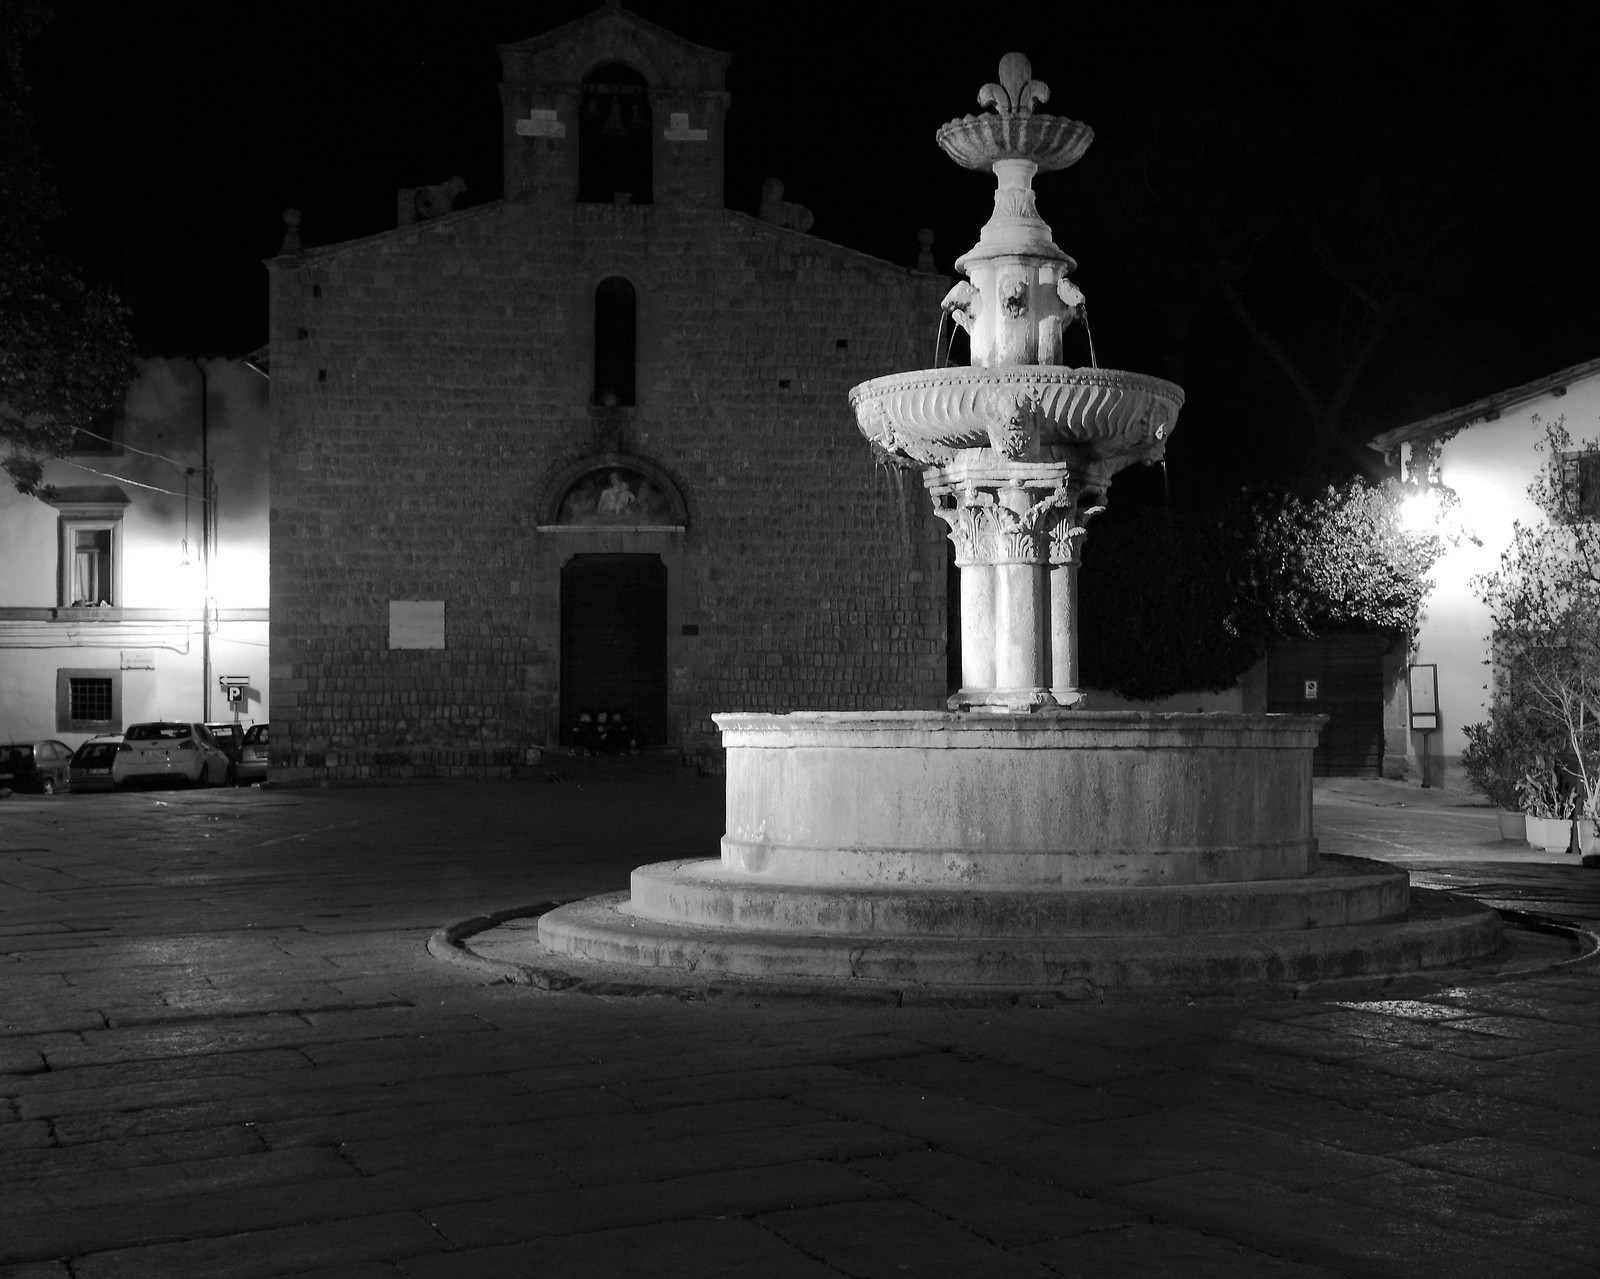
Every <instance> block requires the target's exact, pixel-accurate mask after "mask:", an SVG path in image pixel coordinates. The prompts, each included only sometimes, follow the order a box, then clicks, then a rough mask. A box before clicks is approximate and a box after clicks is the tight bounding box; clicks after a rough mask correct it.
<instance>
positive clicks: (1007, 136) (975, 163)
mask: <svg viewBox="0 0 1600 1279" xmlns="http://www.w3.org/2000/svg"><path fill="white" fill-rule="evenodd" d="M934 140H935V141H936V142H937V143H938V144H939V149H940V150H942V151H943V152H944V153H945V154H946V155H947V156H949V157H950V158H951V159H952V160H954V161H955V162H956V163H957V164H959V165H960V166H961V167H962V168H963V169H975V170H977V171H978V172H979V173H987V172H989V170H990V169H992V168H993V167H994V162H995V161H996V160H1032V161H1033V162H1034V163H1035V164H1036V165H1038V166H1039V172H1040V173H1053V172H1055V171H1056V170H1058V169H1065V168H1068V167H1069V166H1071V165H1074V164H1076V163H1077V162H1078V161H1079V159H1081V158H1082V156H1083V153H1084V152H1085V151H1087V150H1088V149H1089V144H1090V143H1091V142H1093V141H1094V130H1093V129H1091V128H1090V127H1089V126H1088V125H1086V124H1084V123H1083V122H1082V121H1081V120H1068V119H1066V118H1065V117H1063V116H1054V115H1039V114H1030V115H1016V114H1007V115H998V114H989V113H985V114H983V115H969V116H963V117H962V118H961V119H959V120H951V121H950V122H949V123H948V124H945V125H941V126H940V128H939V131H938V133H936V134H935V135H934Z"/></svg>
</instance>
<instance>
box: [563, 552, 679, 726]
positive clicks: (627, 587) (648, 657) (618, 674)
mask: <svg viewBox="0 0 1600 1279" xmlns="http://www.w3.org/2000/svg"><path fill="white" fill-rule="evenodd" d="M584 710H588V711H594V712H598V711H602V710H604V711H607V712H612V711H617V710H623V711H626V712H627V713H628V714H629V715H631V716H632V717H633V718H634V720H635V721H636V722H637V723H638V725H639V736H640V741H641V743H642V744H644V745H661V744H663V743H665V742H666V740H667V566H666V565H665V564H663V563H662V562H661V557H660V556H659V555H574V556H573V557H572V558H571V559H570V560H568V561H567V563H566V565H565V566H564V567H563V568H562V570H561V740H562V742H563V743H567V742H569V741H570V738H571V734H572V727H573V725H574V724H576V723H577V720H578V716H579V714H580V712H582V711H584Z"/></svg>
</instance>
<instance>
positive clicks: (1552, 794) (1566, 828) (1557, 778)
mask: <svg viewBox="0 0 1600 1279" xmlns="http://www.w3.org/2000/svg"><path fill="white" fill-rule="evenodd" d="M1517 792H1518V795H1519V796H1520V798H1521V802H1522V812H1523V816H1524V817H1525V819H1526V821H1527V824H1528V843H1529V844H1530V845H1532V846H1533V847H1535V848H1542V849H1544V850H1545V852H1547V853H1564V852H1566V851H1567V847H1568V845H1569V844H1571V842H1572V819H1573V816H1574V814H1575V812H1576V809H1577V804H1576V799H1577V797H1576V796H1575V795H1574V794H1573V793H1572V792H1571V791H1569V790H1567V789H1566V787H1564V786H1563V785H1562V784H1561V774H1560V771H1559V770H1558V769H1557V768H1556V766H1555V764H1554V763H1553V762H1552V761H1550V760H1548V759H1540V760H1539V761H1538V762H1537V763H1536V764H1535V765H1534V767H1532V768H1530V769H1529V770H1528V772H1527V773H1526V774H1524V776H1523V778H1522V780H1521V782H1519V783H1518V785H1517Z"/></svg>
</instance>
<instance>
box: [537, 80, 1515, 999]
mask: <svg viewBox="0 0 1600 1279" xmlns="http://www.w3.org/2000/svg"><path fill="white" fill-rule="evenodd" d="M1048 96H1049V90H1048V89H1047V88H1046V86H1045V85H1043V84H1042V83H1040V82H1039V81H1037V80H1034V79H1033V78H1032V73H1031V69H1030V67H1029V65H1028V61H1027V59H1026V58H1024V57H1023V56H1022V55H1021V54H1016V53H1013V54H1008V55H1007V56H1006V57H1005V59H1004V60H1002V62H1001V64H1000V83H999V84H990V85H985V86H984V88H983V90H982V91H981V92H980V93H979V95H978V101H979V103H980V105H982V106H985V107H992V108H993V111H990V112H985V113H983V114H980V115H976V116H967V117H965V118H963V119H960V120H953V121H951V122H950V123H949V124H947V125H945V126H944V127H943V128H942V129H940V130H939V133H938V142H939V145H940V146H941V147H943V148H944V150H945V151H946V153H948V154H949V155H950V156H951V157H952V158H953V159H954V160H955V161H956V162H957V163H958V164H961V165H963V166H964V167H966V168H969V169H978V170H984V171H989V170H992V171H993V172H994V174H995V176H996V178H997V179H998V183H999V187H998V190H997V191H996V192H995V203H994V216H993V217H992V218H991V219H990V221H989V223H988V225H987V226H985V227H984V229H983V233H982V236H981V238H980V239H979V241H978V243H977V245H976V246H975V247H974V248H973V249H972V250H971V251H970V252H969V253H967V255H966V256H965V257H963V258H961V259H960V260H959V261H958V262H957V263H956V266H957V268H958V269H959V270H960V271H961V272H962V273H963V274H964V275H966V277H967V281H964V282H962V283H960V284H957V285H956V287H955V288H954V289H952V290H951V291H950V293H949V295H948V296H947V298H946V299H945V307H946V309H947V310H948V311H949V312H950V314H951V317H952V318H953V319H954V321H955V322H956V323H959V324H960V325H961V326H962V327H963V328H965V329H966V331H967V332H968V334H969V335H970V338H971V351H972V357H971V358H972V362H971V365H970V367H968V366H963V367H953V368H942V369H933V370H921V371H918V372H914V373H901V374H895V375H893V376H889V377H881V378H875V379H873V380H872V381H870V382H865V383H863V384H861V385H860V386H858V387H856V388H855V389H854V390H853V391H852V392H851V395H850V399H851V403H852V404H853V405H854V407H855V411H856V416H857V420H858V422H859V424H860V427H861V430H862V431H863V433H864V434H866V436H867V437H868V438H869V439H871V440H872V441H873V442H874V443H875V444H877V445H878V446H879V447H880V448H882V449H884V450H886V451H887V452H889V453H891V454H893V455H895V456H896V457H898V458H901V459H905V460H908V461H909V462H911V463H913V464H915V465H917V466H920V467H922V468H923V481H924V483H925V485H926V486H927V489H928V492H929V494H930V495H931V496H932V499H933V502H934V507H935V510H936V511H937V513H938V514H939V516H940V517H941V518H942V519H943V520H945V522H946V523H948V524H949V526H950V537H951V541H952V542H953V543H954V545H955V549H956V563H957V565H958V566H959V567H960V571H961V654H962V687H961V689H960V690H959V691H958V692H957V693H956V694H955V696H954V697H952V698H951V699H950V707H949V709H948V710H946V711H926V712H922V711H917V712H883V713H874V712H864V713H797V714H790V715H756V714H723V715H718V716H716V717H715V719H716V722H717V724H718V726H719V727H720V728H721V730H722V735H723V743H724V746H725V747H726V750H727V830H726V834H725V836H724V838H723V840H722V856H721V858H720V859H716V860H705V861H688V862H668V863H662V864H659V865H654V866H642V867H640V868H639V869H637V870H635V871H634V872H633V877H632V891H631V893H620V894H614V895H612V896H608V897H599V898H593V899H590V900H588V901H585V902H579V903H575V904H574V905H571V906H565V907H562V908H560V909H557V910H554V911H552V912H550V913H549V914H547V915H545V916H544V917H543V918H542V919H541V921H540V924H539V940H540V943H541V945H542V947H543V948H544V951H545V953H546V954H547V955H548V954H549V953H551V952H553V953H554V954H556V955H560V956H566V957H569V958H574V959H580V960H586V961H598V962H601V963H609V964H623V965H631V966H648V967H652V968H661V969H667V970H678V971H680V972H693V973H694V974H696V976H697V978H699V979H704V978H707V977H716V976H730V975H736V976H743V977H748V978H760V979H777V980H782V981H787V982H794V981H797V980H798V981H802V982H804V981H817V980H822V981H842V982H851V983H855V984H857V985H873V984H889V985H894V986H905V985H907V984H916V985H920V986H927V987H935V988H980V989H983V990H987V991H990V992H993V991H997V990H1011V991H1019V990H1039V989H1056V990H1074V991H1078V992H1082V991H1084V990H1095V989H1104V988H1108V987H1109V988H1118V987H1121V988H1127V987H1149V986H1177V987H1180V988H1184V989H1199V988H1237V987H1239V986H1241V985H1253V984H1257V983H1297V982H1305V981H1314V980H1318V979H1325V978H1337V977H1348V976H1365V975H1372V974H1378V973H1390V972H1398V971H1405V970H1408V969H1415V968H1418V967H1424V966H1428V965H1432V964H1441V963H1449V962H1453V961H1455V960H1458V959H1463V958H1468V957H1471V956H1475V955H1481V954H1485V953H1488V952H1490V951H1492V950H1494V949H1495V948H1496V947H1497V946H1498V945H1499V931H1500V930H1499V923H1498V920H1497V918H1496V916H1495V915H1494V914H1493V913H1492V912H1488V911H1484V910H1482V909H1481V908H1477V907H1473V906H1466V905H1461V904H1457V903H1454V902H1452V901H1450V900H1449V899H1440V898H1437V897H1430V898H1428V899H1427V901H1426V903H1419V902H1414V901H1413V900H1412V894H1411V893H1410V889H1409V884H1408V880H1407V877H1406V875H1405V873H1404V872H1401V871H1396V870H1393V869H1391V868H1389V867H1387V866H1384V865H1381V864H1379V863H1375V862H1367V861H1360V860H1358V859H1354V858H1321V859H1319V857H1318V854H1317V849H1316V841H1315V840H1314V839H1313V838H1312V831H1311V752H1312V748H1313V747H1314V746H1315V744H1316V739H1317V734H1318V731H1319V730H1320V727H1321V724H1322V722H1323V721H1322V719H1321V717H1318V716H1307V715H1233V714H1192V715H1191V714H1185V715H1179V714H1145V713H1138V712H1094V711H1092V710H1087V709H1084V708H1083V698H1082V694H1081V693H1080V692H1079V689H1078V672H1077V641H1076V636H1077V625H1078V618H1077V571H1078V548H1079V544H1080V539H1081V538H1082V536H1083V532H1084V530H1083V521H1084V520H1085V519H1086V518H1087V517H1088V516H1090V515H1092V514H1093V513H1094V511H1095V510H1097V509H1099V504H1100V503H1102V502H1103V501H1104V498H1105V495H1106V492H1107V490H1108V488H1109V485H1110V481H1111V477H1112V476H1113V475H1114V474H1115V473H1116V472H1117V471H1119V470H1121V469H1123V468H1124V467H1126V466H1128V465H1130V464H1132V463H1133V462H1146V463H1148V462H1152V461H1155V460H1157V459H1159V458H1160V457H1161V456H1162V453H1163V451H1164V450H1165V447H1166V440H1167V437H1168V435H1170V433H1171V431H1172V429H1173V427H1174V425H1175V424H1176V422H1177V416H1178V410H1179V408H1180V407H1181V405H1182V403H1183V392H1182V391H1181V390H1180V389H1179V388H1178V387H1176V386H1173V385H1172V384H1171V383H1169V382H1163V381H1161V380H1160V379H1157V378H1152V377H1144V376H1141V375H1139V374H1136V373H1123V372H1118V371H1115V370H1111V369H1099V368H1090V369H1081V368H1068V367H1066V366H1064V365H1063V364H1062V363H1061V358H1062V336H1063V333H1064V332H1065V330H1066V329H1067V327H1068V326H1069V325H1070V324H1072V323H1073V321H1074V320H1075V319H1076V318H1077V317H1078V315H1079V313H1080V310H1081V307H1082V305H1083V296H1082V294H1081V293H1080V292H1079V291H1078V290H1077V288H1076V287H1075V286H1074V285H1073V284H1072V282H1071V280H1070V279H1069V272H1071V271H1072V270H1073V268H1074V266H1075V265H1076V264H1075V263H1074V262H1073V261H1072V259H1071V258H1070V257H1068V256H1067V255H1066V254H1065V253H1063V252H1062V251H1061V250H1060V249H1059V248H1057V247H1056V245H1055V243H1054V241H1053V239H1052V238H1051V232H1050V228H1049V227H1048V226H1046V225H1045V223H1044V222H1043V221H1042V220H1041V219H1040V218H1039V215H1038V212H1037V210H1036V209H1035V207H1034V195H1033V188H1032V183H1033V175H1034V174H1035V173H1037V172H1040V171H1041V170H1042V171H1049V170H1054V169H1063V168H1066V167H1067V166H1068V165H1070V164H1072V163H1074V162H1075V161H1076V160H1077V159H1078V158H1079V157H1080V156H1081V155H1082V154H1083V153H1084V151H1085V150H1086V149H1087V147H1088V145H1089V143H1090V141H1091V140H1092V138H1093V133H1092V131H1091V130H1090V129H1089V128H1088V127H1087V126H1085V125H1083V124H1080V123H1078V122H1077V121H1074V120H1066V119H1061V118H1058V117H1053V116H1048V115H1043V114H1041V113H1039V112H1036V111H1035V110H1034V106H1035V105H1036V104H1038V103H1042V102H1044V101H1046V100H1047V98H1048ZM1090 503H1092V505H1091V504H1090Z"/></svg>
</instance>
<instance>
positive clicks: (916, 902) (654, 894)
mask: <svg viewBox="0 0 1600 1279" xmlns="http://www.w3.org/2000/svg"><path fill="white" fill-rule="evenodd" d="M1409 905H1410V901H1409V889H1408V880H1407V876H1406V874H1405V872H1404V871H1397V870H1395V869H1393V868H1392V867H1390V866H1386V865H1384V864H1383V863H1381V862H1373V861H1367V860H1364V859H1362V858H1355V857H1326V858H1323V859H1322V863H1321V865H1320V866H1319V868H1318V869H1317V870H1316V871H1314V872H1313V873H1312V874H1310V875H1307V876H1304V877H1302V878H1299V879H1271V880H1259V881H1253V882H1249V883H1231V884H1174V885H1166V886H1157V887H1135V888H1130V887H1125V886H1106V887H1076V886H1075V887H1071V888H1038V887H1027V888H1013V889H1006V888H995V887H973V888H967V889H955V888H951V887H948V886H945V885H938V886H929V885H908V884H893V883H889V884H874V885H868V884H861V883H847V884H835V885H828V884H816V883H792V882H788V883H786V882H782V881H774V880H773V879H771V878H770V877H767V876H759V875H748V874H741V873H739V872H737V871H729V870H727V869H725V868H724V867H723V865H722V863H721V862H719V861H715V860H696V861H672V862H658V863H656V864H655V865H651V866H641V867H639V868H638V869H636V870H635V871H634V872H633V877H632V898H631V906H630V910H631V911H632V913H633V914H634V915H635V916H637V917H639V918H641V919H646V920H651V921H653V922H655V923H659V924H668V925H689V926H693V927H697V928H712V929H729V930H739V931H746V932H751V933H778V934H782V933H801V934H816V935H824V936H843V937H862V938H889V937H949V938H971V937H985V938H1017V937H1024V938H1026V937H1035V938H1037V937H1077V936H1108V937H1112V936H1114V937H1127V936H1170V937H1182V936H1193V935H1196V934H1206V933H1241V932H1252V931H1258V930H1264V931H1283V930H1288V929H1307V928H1327V927H1337V926H1341V925H1347V924H1360V923H1372V922H1375V921H1378V920H1384V919H1398V918H1400V917H1402V916H1403V915H1405V913H1406V911H1407V909H1408V908H1409Z"/></svg>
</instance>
